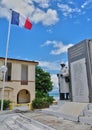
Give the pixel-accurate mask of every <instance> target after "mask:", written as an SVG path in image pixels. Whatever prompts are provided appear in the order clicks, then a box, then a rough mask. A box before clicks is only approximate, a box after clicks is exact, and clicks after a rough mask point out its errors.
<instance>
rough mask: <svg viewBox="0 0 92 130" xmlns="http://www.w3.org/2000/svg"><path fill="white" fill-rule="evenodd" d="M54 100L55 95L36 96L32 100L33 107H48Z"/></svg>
mask: <svg viewBox="0 0 92 130" xmlns="http://www.w3.org/2000/svg"><path fill="white" fill-rule="evenodd" d="M52 102H53V97H49V96H48V97H45V98H35V99H34V100H33V101H32V107H33V109H41V108H47V107H49V105H50V104H51V103H52Z"/></svg>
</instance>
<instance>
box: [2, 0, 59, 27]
mask: <svg viewBox="0 0 92 130" xmlns="http://www.w3.org/2000/svg"><path fill="white" fill-rule="evenodd" d="M34 1H35V2H36V3H38V4H39V5H43V6H45V7H48V6H49V4H48V3H49V1H48V0H47V1H45V2H43V1H42V0H18V1H16V0H8V1H7V0H1V3H0V4H1V6H2V7H4V8H5V11H4V12H3V8H0V17H6V18H8V19H9V17H10V14H9V9H13V10H15V11H17V12H19V13H21V14H23V15H25V16H27V17H29V18H30V19H31V21H32V22H34V23H38V22H41V23H42V24H43V25H52V24H55V23H56V22H58V20H59V18H58V14H57V11H56V10H53V9H50V8H48V9H47V11H46V12H45V11H44V10H42V9H40V8H37V6H36V7H35V4H34Z"/></svg>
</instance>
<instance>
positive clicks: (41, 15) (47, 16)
mask: <svg viewBox="0 0 92 130" xmlns="http://www.w3.org/2000/svg"><path fill="white" fill-rule="evenodd" d="M32 20H33V21H34V22H35V23H38V22H42V24H43V25H52V24H55V23H56V22H57V21H58V20H59V19H58V16H57V12H56V10H52V9H48V10H47V12H44V11H42V10H41V9H39V8H37V9H36V10H35V12H34V15H33V17H32Z"/></svg>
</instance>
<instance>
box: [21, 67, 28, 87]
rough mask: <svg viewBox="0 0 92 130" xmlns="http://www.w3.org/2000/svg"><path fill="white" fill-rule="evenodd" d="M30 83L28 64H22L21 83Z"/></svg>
mask: <svg viewBox="0 0 92 130" xmlns="http://www.w3.org/2000/svg"><path fill="white" fill-rule="evenodd" d="M27 84H28V66H27V65H21V85H27Z"/></svg>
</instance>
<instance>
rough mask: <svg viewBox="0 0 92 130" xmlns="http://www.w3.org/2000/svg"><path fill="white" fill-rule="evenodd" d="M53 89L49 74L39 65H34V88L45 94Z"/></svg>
mask: <svg viewBox="0 0 92 130" xmlns="http://www.w3.org/2000/svg"><path fill="white" fill-rule="evenodd" d="M52 89H53V85H52V82H51V76H50V74H49V73H48V72H45V71H44V70H43V69H42V68H41V67H38V66H37V67H36V90H37V91H42V92H43V93H45V94H47V93H48V92H50V91H51V90H52Z"/></svg>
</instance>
